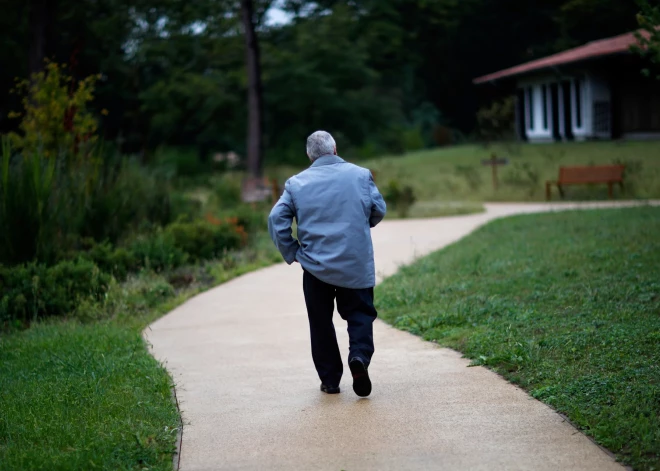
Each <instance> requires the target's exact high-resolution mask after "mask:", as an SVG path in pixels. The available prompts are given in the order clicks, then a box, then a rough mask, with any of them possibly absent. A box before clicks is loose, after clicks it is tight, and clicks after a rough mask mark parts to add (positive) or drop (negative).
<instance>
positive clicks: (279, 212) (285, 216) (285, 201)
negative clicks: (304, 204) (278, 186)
mask: <svg viewBox="0 0 660 471" xmlns="http://www.w3.org/2000/svg"><path fill="white" fill-rule="evenodd" d="M294 215H295V211H294V205H293V200H292V199H291V194H290V193H289V191H288V190H287V189H286V188H285V190H284V193H283V194H282V196H281V197H280V200H279V201H278V202H277V204H276V205H275V206H274V207H273V209H272V210H271V212H270V215H269V216H268V232H269V233H270V238H271V239H273V242H274V243H275V246H276V247H277V249H278V250H279V251H280V253H281V254H282V258H284V261H285V262H286V263H288V264H289V265H291V264H292V263H293V262H294V261H295V260H296V253H297V252H298V249H299V247H300V244H299V243H298V241H297V240H296V239H294V238H293V236H292V230H291V224H292V223H293V218H294Z"/></svg>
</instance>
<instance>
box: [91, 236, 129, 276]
mask: <svg viewBox="0 0 660 471" xmlns="http://www.w3.org/2000/svg"><path fill="white" fill-rule="evenodd" d="M85 256H86V257H88V258H89V259H90V260H92V261H93V262H94V263H95V264H96V265H97V266H98V267H99V268H100V269H101V270H102V271H104V272H107V273H110V274H112V275H113V276H114V277H115V278H117V279H118V280H124V279H125V278H126V277H127V276H128V274H129V273H133V272H135V271H137V270H138V269H139V267H140V265H141V262H142V261H141V260H139V259H138V257H137V255H136V254H135V253H134V252H131V251H130V250H128V249H126V248H124V247H119V248H114V247H113V246H112V245H111V244H110V243H108V242H105V243H102V244H95V245H94V246H93V247H92V248H91V249H90V250H89V251H88V252H87V253H86V255H85Z"/></svg>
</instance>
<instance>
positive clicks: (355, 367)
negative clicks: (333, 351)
mask: <svg viewBox="0 0 660 471" xmlns="http://www.w3.org/2000/svg"><path fill="white" fill-rule="evenodd" d="M348 367H349V368H350V369H351V374H352V375H353V391H355V394H357V395H358V396H360V397H367V396H368V395H369V394H371V380H370V379H369V373H368V372H367V366H366V365H365V364H364V361H362V359H361V358H358V357H353V358H351V359H350V361H349V362H348Z"/></svg>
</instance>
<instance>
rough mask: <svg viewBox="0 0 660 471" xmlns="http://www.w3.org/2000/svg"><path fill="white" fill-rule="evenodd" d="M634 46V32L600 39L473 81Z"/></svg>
mask: <svg viewBox="0 0 660 471" xmlns="http://www.w3.org/2000/svg"><path fill="white" fill-rule="evenodd" d="M642 34H644V33H642ZM633 44H637V38H636V37H635V33H634V32H633V33H626V34H621V35H619V36H614V37H612V38H606V39H599V40H598V41H592V42H590V43H587V44H585V45H584V46H579V47H576V48H573V49H569V50H567V51H563V52H559V53H557V54H553V55H551V56H547V57H543V58H541V59H536V60H533V61H531V62H526V63H525V64H521V65H517V66H515V67H510V68H508V69H504V70H500V71H498V72H494V73H492V74H488V75H484V76H482V77H478V78H476V79H474V80H473V83H475V84H480V83H485V82H491V81H493V80H497V79H501V78H505V77H511V76H514V75H520V74H524V73H526V72H532V71H534V70H540V69H546V68H548V67H553V66H558V65H565V64H570V63H573V62H579V61H583V60H586V59H593V58H596V57H603V56H609V55H612V54H620V53H626V52H629V51H630V46H632V45H633Z"/></svg>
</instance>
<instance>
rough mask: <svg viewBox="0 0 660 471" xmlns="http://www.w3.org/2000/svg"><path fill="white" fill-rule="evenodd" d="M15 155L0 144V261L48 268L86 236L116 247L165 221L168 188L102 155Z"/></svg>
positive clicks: (168, 216)
mask: <svg viewBox="0 0 660 471" xmlns="http://www.w3.org/2000/svg"><path fill="white" fill-rule="evenodd" d="M69 157H70V156H67V155H65V154H64V153H61V154H60V155H59V156H53V157H48V156H46V154H45V153H43V152H40V151H34V152H32V153H28V152H24V153H18V152H14V151H13V149H12V148H11V145H10V143H9V140H8V139H7V138H3V139H2V166H1V167H0V227H3V228H5V230H3V231H2V235H1V237H2V243H1V244H0V263H4V264H17V263H22V262H27V261H32V260H39V261H40V262H45V263H53V262H55V261H57V260H58V259H59V258H61V257H62V256H63V255H64V254H66V253H67V252H70V251H73V250H77V249H78V248H79V247H80V245H81V243H82V241H83V239H84V238H92V239H94V240H97V241H100V240H110V241H111V242H114V241H116V240H118V239H120V238H121V237H122V236H124V235H125V234H127V233H128V232H130V231H132V230H135V229H136V228H138V227H139V226H140V225H144V224H147V225H148V224H156V225H162V224H165V223H167V222H169V221H170V219H171V216H172V215H171V208H170V196H169V191H168V183H167V181H166V180H163V179H159V178H158V176H157V175H154V174H153V173H149V172H147V171H146V170H145V169H143V168H141V167H139V166H138V165H137V164H136V163H132V162H130V161H129V160H127V159H125V158H119V157H112V156H104V155H103V152H102V151H101V150H98V151H97V152H96V153H94V154H92V155H90V156H87V157H85V158H78V159H71V158H69Z"/></svg>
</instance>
